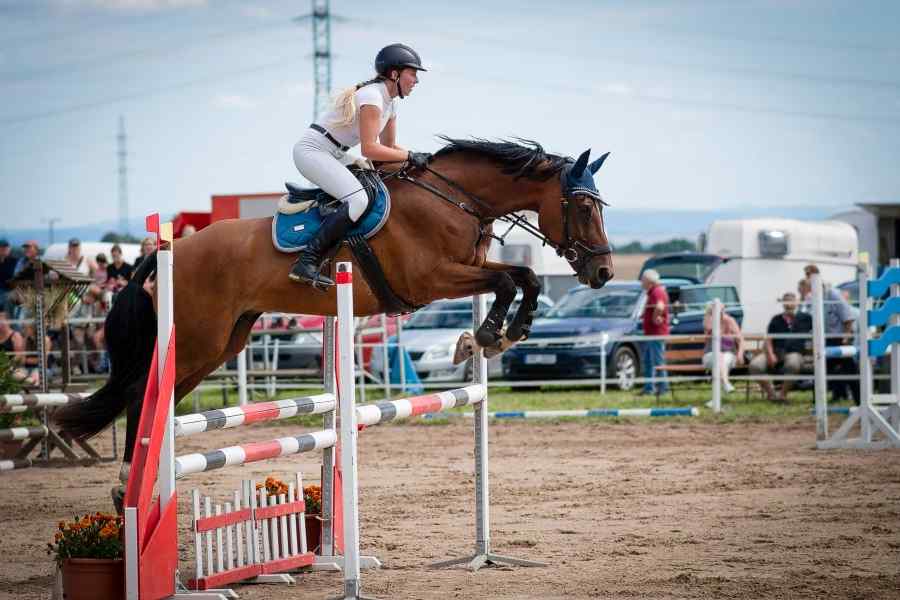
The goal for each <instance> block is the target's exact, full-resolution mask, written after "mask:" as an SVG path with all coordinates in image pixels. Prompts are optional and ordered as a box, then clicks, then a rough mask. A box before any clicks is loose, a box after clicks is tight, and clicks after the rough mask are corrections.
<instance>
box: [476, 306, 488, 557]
mask: <svg viewBox="0 0 900 600" xmlns="http://www.w3.org/2000/svg"><path fill="white" fill-rule="evenodd" d="M486 314H487V298H486V297H485V295H484V294H479V295H477V296H475V297H474V298H473V305H472V331H478V327H479V326H481V322H482V320H483V319H484V316H485V315H486ZM472 360H473V361H475V364H474V365H472V376H473V383H475V384H478V385H483V386H484V387H485V389H484V400H482V401H481V402H479V403H478V404H476V405H475V553H476V555H484V556H485V557H487V554H488V553H489V552H490V551H491V499H490V494H491V491H490V487H489V485H488V436H487V432H488V391H487V380H488V379H487V359H485V358H484V349H482V348H479V347H476V349H475V356H473V357H472ZM476 568H477V567H476Z"/></svg>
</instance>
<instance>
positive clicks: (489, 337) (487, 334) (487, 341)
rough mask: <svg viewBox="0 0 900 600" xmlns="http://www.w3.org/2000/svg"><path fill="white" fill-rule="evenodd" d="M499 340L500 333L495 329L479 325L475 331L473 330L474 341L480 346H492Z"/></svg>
mask: <svg viewBox="0 0 900 600" xmlns="http://www.w3.org/2000/svg"><path fill="white" fill-rule="evenodd" d="M499 340H500V334H499V333H497V332H496V331H491V330H490V329H485V328H484V327H481V328H480V329H479V330H478V331H477V332H475V343H476V344H478V345H479V346H481V347H482V348H487V347H488V346H493V345H494V344H496V343H497V341H499Z"/></svg>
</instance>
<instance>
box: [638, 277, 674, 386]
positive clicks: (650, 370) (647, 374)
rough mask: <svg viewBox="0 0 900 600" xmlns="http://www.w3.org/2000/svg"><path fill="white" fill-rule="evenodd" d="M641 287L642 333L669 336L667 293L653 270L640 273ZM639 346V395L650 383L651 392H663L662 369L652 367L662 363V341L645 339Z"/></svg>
mask: <svg viewBox="0 0 900 600" xmlns="http://www.w3.org/2000/svg"><path fill="white" fill-rule="evenodd" d="M641 287H643V288H644V290H645V291H646V293H647V301H646V303H645V305H644V315H643V325H644V335H654V336H656V335H669V294H667V293H666V288H665V287H664V286H663V285H662V284H661V283H660V282H659V273H657V272H656V271H655V270H653V269H647V270H646V271H644V273H643V274H642V275H641ZM640 347H641V364H642V365H643V366H644V388H643V390H641V393H640V394H639V395H640V396H646V395H649V394H653V393H654V389H653V388H654V383H655V384H656V390H655V392H656V393H657V394H665V393H666V392H667V391H668V390H669V384H668V381H667V380H666V372H665V371H657V369H656V367H658V366H660V365H662V364H663V357H664V352H663V349H664V348H665V343H664V342H663V341H662V340H649V341H646V342H641V344H640ZM657 378H659V379H657Z"/></svg>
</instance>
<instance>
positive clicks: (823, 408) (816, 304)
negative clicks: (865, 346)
mask: <svg viewBox="0 0 900 600" xmlns="http://www.w3.org/2000/svg"><path fill="white" fill-rule="evenodd" d="M822 292H823V290H822V280H821V278H820V277H819V275H818V274H815V275H813V277H812V322H813V358H814V360H815V368H814V371H813V372H814V373H815V401H816V440H818V441H820V442H824V441H825V440H827V439H828V382H827V380H826V377H827V371H826V363H825V301H824V294H823V293H822ZM860 339H861V340H862V338H860ZM860 343H864V342H862V341H861V342H860Z"/></svg>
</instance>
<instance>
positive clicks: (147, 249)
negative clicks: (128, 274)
mask: <svg viewBox="0 0 900 600" xmlns="http://www.w3.org/2000/svg"><path fill="white" fill-rule="evenodd" d="M154 250H156V240H155V239H153V238H152V237H145V238H144V239H143V241H141V255H140V256H138V257H137V258H136V259H135V260H134V270H135V271H137V268H138V267H139V266H141V263H142V262H143V261H144V259H145V258H147V257H148V256H150V255H151V254H153V251H154Z"/></svg>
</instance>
